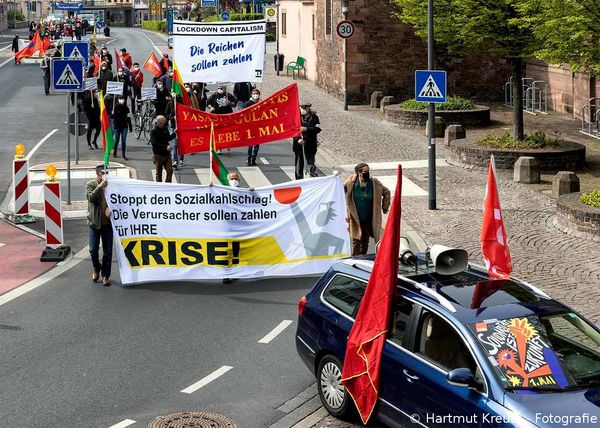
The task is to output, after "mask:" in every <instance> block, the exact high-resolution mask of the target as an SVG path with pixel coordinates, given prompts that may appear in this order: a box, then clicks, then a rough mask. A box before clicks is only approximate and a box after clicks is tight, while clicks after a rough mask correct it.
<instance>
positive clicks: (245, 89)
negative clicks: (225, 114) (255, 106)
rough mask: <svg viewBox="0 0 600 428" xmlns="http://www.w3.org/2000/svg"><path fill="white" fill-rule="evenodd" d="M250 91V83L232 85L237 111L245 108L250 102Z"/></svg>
mask: <svg viewBox="0 0 600 428" xmlns="http://www.w3.org/2000/svg"><path fill="white" fill-rule="evenodd" d="M252 89H253V87H252V83H250V82H237V83H236V84H235V85H233V96H234V97H235V98H236V99H237V108H238V110H242V109H243V108H244V107H246V103H247V102H248V101H250V92H251V91H252Z"/></svg>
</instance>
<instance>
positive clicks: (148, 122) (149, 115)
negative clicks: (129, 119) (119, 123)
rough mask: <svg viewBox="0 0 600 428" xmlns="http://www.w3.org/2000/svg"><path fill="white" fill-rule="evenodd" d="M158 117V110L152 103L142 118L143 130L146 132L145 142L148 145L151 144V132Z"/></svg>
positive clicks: (147, 105)
mask: <svg viewBox="0 0 600 428" xmlns="http://www.w3.org/2000/svg"><path fill="white" fill-rule="evenodd" d="M155 116H156V109H155V108H154V104H152V103H151V102H150V103H148V104H146V110H145V111H144V116H143V118H142V129H143V132H144V140H146V144H150V132H151V131H152V125H153V124H154V117H155Z"/></svg>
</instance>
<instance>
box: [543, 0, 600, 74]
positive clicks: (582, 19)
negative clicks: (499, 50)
mask: <svg viewBox="0 0 600 428" xmlns="http://www.w3.org/2000/svg"><path fill="white" fill-rule="evenodd" d="M534 33H535V34H536V35H537V37H538V38H539V39H540V40H543V41H544V42H543V47H542V49H541V50H540V51H539V52H538V57H539V58H540V59H543V60H545V61H547V62H549V63H552V64H564V63H567V64H569V65H570V67H571V70H572V71H588V72H589V73H591V74H592V75H600V38H599V37H600V2H598V0H546V2H545V3H544V6H543V14H541V15H540V16H539V17H538V19H537V20H536V25H535V27H534Z"/></svg>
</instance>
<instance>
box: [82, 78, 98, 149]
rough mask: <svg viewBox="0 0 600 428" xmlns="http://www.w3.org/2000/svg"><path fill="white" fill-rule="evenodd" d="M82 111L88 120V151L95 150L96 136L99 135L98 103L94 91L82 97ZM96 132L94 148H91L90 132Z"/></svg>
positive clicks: (96, 146) (87, 92)
mask: <svg viewBox="0 0 600 428" xmlns="http://www.w3.org/2000/svg"><path fill="white" fill-rule="evenodd" d="M83 110H84V111H85V116H86V117H87V120H88V130H87V143H88V148H89V149H90V150H93V149H97V148H98V144H96V141H97V140H98V135H100V129H101V124H100V103H99V102H98V100H97V99H96V91H95V90H92V91H86V92H85V94H84V96H83ZM94 130H95V131H96V133H95V134H94V142H93V144H94V146H93V147H92V132H93V131H94Z"/></svg>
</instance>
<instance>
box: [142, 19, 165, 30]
mask: <svg viewBox="0 0 600 428" xmlns="http://www.w3.org/2000/svg"><path fill="white" fill-rule="evenodd" d="M142 28H143V29H144V30H150V31H158V32H159V33H166V32H167V21H166V20H165V21H144V22H142Z"/></svg>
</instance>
